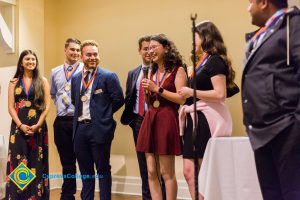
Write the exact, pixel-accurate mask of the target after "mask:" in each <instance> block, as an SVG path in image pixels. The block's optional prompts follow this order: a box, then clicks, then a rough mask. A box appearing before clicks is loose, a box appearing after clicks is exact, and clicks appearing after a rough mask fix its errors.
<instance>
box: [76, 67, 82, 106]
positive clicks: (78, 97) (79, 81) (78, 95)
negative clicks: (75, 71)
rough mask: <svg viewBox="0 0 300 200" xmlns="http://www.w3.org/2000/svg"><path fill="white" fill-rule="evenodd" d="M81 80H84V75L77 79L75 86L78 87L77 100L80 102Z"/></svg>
mask: <svg viewBox="0 0 300 200" xmlns="http://www.w3.org/2000/svg"><path fill="white" fill-rule="evenodd" d="M81 79H82V74H81V73H80V75H79V76H78V77H77V79H76V82H75V86H76V92H75V94H76V96H75V98H76V99H77V100H79V101H80V90H81ZM75 102H76V101H75Z"/></svg>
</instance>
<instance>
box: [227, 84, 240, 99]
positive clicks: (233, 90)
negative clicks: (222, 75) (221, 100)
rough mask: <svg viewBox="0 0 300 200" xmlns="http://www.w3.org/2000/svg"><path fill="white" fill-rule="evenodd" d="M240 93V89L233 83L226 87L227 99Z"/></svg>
mask: <svg viewBox="0 0 300 200" xmlns="http://www.w3.org/2000/svg"><path fill="white" fill-rule="evenodd" d="M239 92H240V88H239V87H238V86H237V85H236V84H235V83H234V82H232V83H230V84H229V85H227V96H226V97H227V98H229V97H232V96H234V95H236V94H237V93H239Z"/></svg>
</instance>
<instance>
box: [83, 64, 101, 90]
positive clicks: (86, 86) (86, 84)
mask: <svg viewBox="0 0 300 200" xmlns="http://www.w3.org/2000/svg"><path fill="white" fill-rule="evenodd" d="M97 70H98V68H96V69H94V70H93V72H92V73H93V76H92V77H91V78H90V80H89V81H88V82H87V83H86V82H85V81H84V73H83V71H84V70H82V78H81V82H82V85H83V87H84V88H85V90H87V88H88V87H89V86H90V84H91V82H92V81H93V80H94V78H95V75H96V73H97Z"/></svg>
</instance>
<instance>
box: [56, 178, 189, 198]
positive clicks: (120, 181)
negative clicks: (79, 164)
mask: <svg viewBox="0 0 300 200" xmlns="http://www.w3.org/2000/svg"><path fill="white" fill-rule="evenodd" d="M76 182H77V190H81V188H82V182H81V180H80V179H76ZM177 184H178V194H177V199H191V198H190V193H189V189H188V186H187V184H186V182H185V180H177ZM61 185H62V179H50V189H51V190H52V189H60V188H61ZM141 188H142V183H141V179H140V178H139V177H132V176H113V177H112V193H114V194H126V195H140V196H141V194H142V190H141ZM95 191H97V192H99V183H98V181H96V186H95Z"/></svg>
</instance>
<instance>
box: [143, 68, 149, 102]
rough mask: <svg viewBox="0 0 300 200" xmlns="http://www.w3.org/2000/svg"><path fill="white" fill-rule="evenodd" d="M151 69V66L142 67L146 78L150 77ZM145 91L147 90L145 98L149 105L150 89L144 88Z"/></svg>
mask: <svg viewBox="0 0 300 200" xmlns="http://www.w3.org/2000/svg"><path fill="white" fill-rule="evenodd" d="M149 69H150V67H143V68H142V70H143V75H144V78H147V79H148V74H149ZM144 91H145V100H146V103H147V105H148V106H149V96H148V94H149V93H148V90H144Z"/></svg>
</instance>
